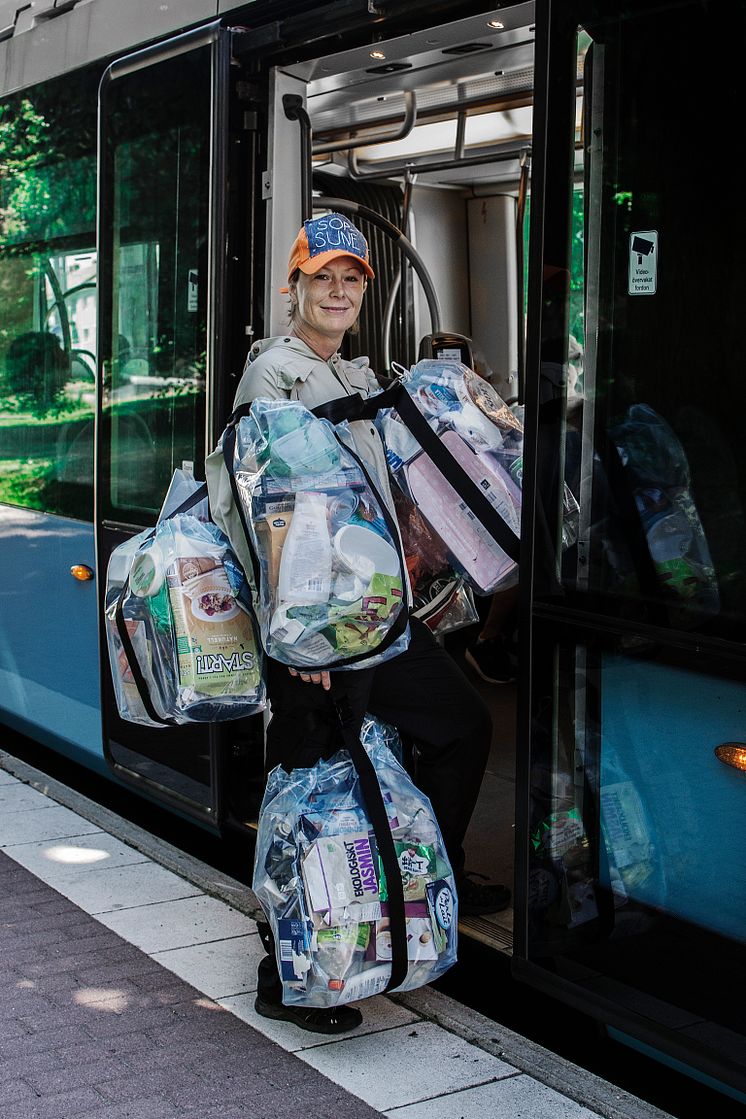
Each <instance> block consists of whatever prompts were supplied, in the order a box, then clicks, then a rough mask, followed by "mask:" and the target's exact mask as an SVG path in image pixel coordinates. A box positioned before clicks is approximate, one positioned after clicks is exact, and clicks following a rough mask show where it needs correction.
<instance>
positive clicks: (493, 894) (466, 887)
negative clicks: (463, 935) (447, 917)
mask: <svg viewBox="0 0 746 1119" xmlns="http://www.w3.org/2000/svg"><path fill="white" fill-rule="evenodd" d="M475 878H482V879H484V885H482V883H481V882H475V881H474V879H475ZM456 893H457V895H458V911H459V916H461V917H479V916H481V915H482V914H485V913H499V912H500V910H501V909H507V907H508V906H509V905H510V890H509V889H508V887H507V886H500V885H498V884H497V883H496V882H488V881H487V879H486V878H485V876H484V875H483V874H469V873H467V874H464V875H463V877H462V878H459V880H458V882H457V883H456Z"/></svg>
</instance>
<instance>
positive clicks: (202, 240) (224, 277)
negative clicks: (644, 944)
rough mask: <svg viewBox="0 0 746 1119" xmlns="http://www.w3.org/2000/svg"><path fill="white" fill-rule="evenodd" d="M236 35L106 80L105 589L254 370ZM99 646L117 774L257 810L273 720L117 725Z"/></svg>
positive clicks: (186, 806) (199, 810)
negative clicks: (238, 312) (234, 383)
mask: <svg viewBox="0 0 746 1119" xmlns="http://www.w3.org/2000/svg"><path fill="white" fill-rule="evenodd" d="M233 37H234V33H233V32H231V31H229V30H227V29H225V28H222V27H221V26H220V25H219V24H218V23H215V24H212V25H209V26H207V27H204V28H201V29H198V30H196V31H194V32H189V33H186V34H183V35H180V36H178V37H177V38H174V39H170V40H168V41H166V42H163V43H159V44H157V45H155V46H153V47H150V48H146V49H144V50H141V51H139V52H137V53H135V54H132V55H128V56H127V57H125V58H122V59H120V60H118V61H115V62H114V63H112V64H111V65H110V66H109V67H108V69H107V70H106V72H105V73H104V76H103V78H102V81H101V86H100V92H99V186H98V189H99V199H98V214H99V226H98V251H99V270H100V272H99V275H100V280H99V285H100V286H99V292H100V295H99V324H98V337H99V339H100V343H99V357H98V367H99V382H100V393H99V412H98V434H97V457H96V538H97V551H98V563H97V567H98V570H99V572H100V573H101V579H100V584H101V586H102V587H103V585H104V578H103V575H104V573H105V571H106V566H107V562H108V559H109V556H110V554H111V552H112V550H113V548H115V547H116V546H117V545H118V544H120V543H121V542H122V541H123V540H125V539H126V538H128V537H130V536H131V535H133V534H134V533H136V532H139V531H140V530H141V529H143V528H145V527H149V526H152V525H153V524H154V523H155V519H156V516H157V513H158V511H159V509H160V507H161V505H162V502H163V498H164V496H165V494H166V491H167V489H168V485H169V482H170V480H171V477H172V475H173V471H174V470H175V469H176V468H182V467H187V466H188V467H191V468H193V471H194V474H195V477H197V478H198V479H202V478H204V458H205V452H206V450H207V449H208V448H209V447H212V445H214V442H215V440H216V438H217V435H218V434H219V431H216V430H215V426H216V424H219V423H220V419H221V418H224V417H225V415H227V414H228V412H229V411H230V401H229V400H228V401H226V400H225V399H224V396H225V395H226V391H229V390H226V389H225V388H224V387H223V384H224V381H223V377H222V376H221V373H222V370H223V367H224V363H225V362H228V361H232V360H235V363H236V364H237V365H238V367H239V368H240V361H241V360H242V358H240V357H235V355H233V354H232V353H231V350H230V346H229V343H227V342H226V337H227V336H228V335H229V334H230V331H229V327H230V314H231V309H232V308H233V307H236V306H240V305H241V299H242V298H248V301H249V304H250V299H251V297H250V292H249V293H248V295H247V285H248V282H249V281H247V279H246V278H242V277H245V275H246V274H248V273H249V272H250V269H244V268H243V267H241V268H239V265H241V266H243V262H244V261H243V257H244V250H245V248H246V246H245V244H243V243H242V245H241V246H238V245H235V246H234V245H233V243H231V251H230V256H229V253H228V251H226V250H227V238H228V236H229V232H230V231H229V223H228V217H227V201H228V192H229V185H228V184H229V180H230V182H231V185H232V187H233V189H234V190H236V191H238V190H239V189H240V190H242V191H243V192H244V198H245V199H246V205H247V206H249V207H250V200H251V190H252V183H253V179H252V176H251V174H250V165H251V151H250V148H251V143H250V138H251V133H250V132H249V131H248V130H247V128H246V122H245V121H244V119H243V116H241V118H240V128H237V129H236V131H238V132H239V137H238V138H236V137H234V136H233V134H232V129H233V128H234V123H235V119H236V115H237V113H238V112H239V110H237V109H236V108H235V105H234V98H235V96H236V84H237V81H238V80H239V79H238V76H237V75H236V73H235V71H234V70H233V68H232V67H231V44H232V40H233ZM232 161H233V162H232ZM229 172H230V173H229ZM229 260H230V262H231V263H230V265H229ZM231 268H232V271H230V270H231ZM229 279H230V283H231V291H232V293H233V295H234V297H235V299H234V300H233V302H231V303H230V304H229V303H228V301H227V299H226V287H227V284H228V281H229ZM234 333H235V332H234ZM101 613H102V615H103V611H102V612H101ZM102 625H103V622H102ZM101 649H102V663H103V664H104V666H105V670H104V671H102V680H103V684H102V693H103V694H102V711H103V733H104V749H105V754H106V757H107V760H108V762H109V764H110V766H111V767H112V768H113V770H114V772H115V774H116V776H117V777H118V778H119V779H121V780H122V781H125V782H128V783H132V784H135V785H136V786H137V787H138V788H139V790H140V791H141V792H143V793H144V794H145V795H147V796H150V797H152V798H154V799H156V800H158V801H162V802H165V803H167V804H169V805H170V806H171V807H172V808H174V809H176V810H177V811H180V812H182V813H183V814H185V815H187V816H190V817H195V818H196V819H198V820H199V821H201V822H202V823H205V824H207V825H208V826H210V825H211V826H213V827H218V826H220V825H221V824H222V823H223V822H224V821H226V820H227V819H228V818H229V816H232V817H233V818H235V819H236V820H239V821H240V820H241V819H242V817H243V816H244V815H246V814H247V806H246V804H245V803H242V802H236V803H232V802H229V801H228V795H229V794H228V792H225V790H229V789H233V790H235V791H236V793H237V794H240V793H246V794H247V795H248V790H249V789H250V788H251V787H252V776H253V775H252V773H250V772H249V771H247V770H246V768H245V766H244V765H243V759H244V758H248V757H251V758H256V757H258V758H259V765H260V766H261V750H259V751H256V750H254V749H252V748H251V746H252V743H253V740H254V738H255V736H256V735H259V736H261V733H262V722H261V718H259V719H258V720H237V721H235V722H233V723H229V724H222V725H220V726H217V725H214V724H207V725H199V724H194V725H192V726H189V727H179V728H173V729H172V728H167V727H164V728H163V729H160V730H150V729H148V728H146V727H142V726H137V725H135V724H131V723H125V722H123V721H122V720H121V719H119V717H118V715H117V709H116V704H115V700H114V695H113V690H112V686H111V680H110V673H109V671H108V662H107V656H106V640H105V635H103V633H102V637H101ZM255 723H257V724H258V725H256V726H255V725H254V724H255ZM242 767H243V768H242ZM239 769H241V770H242V771H241V773H240V775H239V774H238V772H237V770H239ZM259 777H260V774H259V775H258V777H257V784H258V779H259Z"/></svg>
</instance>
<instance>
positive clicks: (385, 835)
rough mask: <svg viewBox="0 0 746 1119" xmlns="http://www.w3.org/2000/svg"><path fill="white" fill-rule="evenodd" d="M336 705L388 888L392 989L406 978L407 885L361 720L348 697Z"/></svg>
mask: <svg viewBox="0 0 746 1119" xmlns="http://www.w3.org/2000/svg"><path fill="white" fill-rule="evenodd" d="M334 706H335V709H336V711H337V715H338V716H339V721H340V724H341V727H342V735H343V738H344V744H345V747H346V749H347V751H348V752H349V754H350V757H351V758H352V764H353V765H354V767H355V770H356V772H357V775H358V777H359V778H360V787H361V789H362V791H363V797H364V799H365V807H366V809H367V811H368V816H369V817H370V822H371V824H372V825H373V834H374V835H375V837H376V845H377V847H378V854H379V855H380V857H381V862H382V863H383V871H384V874H385V876H386V888H387V891H388V907H389V921H390V925H391V975H390V976H389V980H388V983H387V984H386V987H385V988H384V990H386V991H389V990H391V991H393V990H395V988H397V987H398V986H399V985H400V984H401V983H403V982H404V980H405V979H406V977H407V971H408V969H409V960H408V958H407V921H406V916H405V909H404V886H403V883H402V877H401V869H400V867H399V863H398V862H397V858H396V848H395V847H394V839H393V836H392V835H391V827H390V825H389V818H388V814H387V812H386V805H385V804H384V800H383V793H382V792H381V785H380V783H379V781H378V775H377V774H376V770H375V766H374V765H373V762H372V761H371V760H370V757H369V755H368V752H367V750H366V749H365V747H364V746H363V744H362V742H361V741H360V725H361V720H358V719H356V718H355V716H354V715H353V713H352V710H351V708H350V705H349V701H348V700H347V697H346V696H342V697H335V698H334Z"/></svg>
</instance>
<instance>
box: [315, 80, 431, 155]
mask: <svg viewBox="0 0 746 1119" xmlns="http://www.w3.org/2000/svg"><path fill="white" fill-rule="evenodd" d="M416 123H417V99H416V97H415V94H414V91H413V90H411V89H407V90H405V91H404V119H403V121H402V123H401V125H400V126H399V128H398V129H397V130H396V131H395V132H378V133H375V134H374V135H372V136H363V137H360V138H356V137H354V136H348V137H346V138H345V139H344V140H329V141H326V142H324V143H321V144H314V145H313V154H314V155H324V154H325V153H326V152H344V151H351V150H352V148H369V147H371V146H372V145H373V144H390V143H393V141H394V140H404V139H406V137H407V136H408V135H409V133H410V132H411V131H412V129H413V128H414V126H415V124H416Z"/></svg>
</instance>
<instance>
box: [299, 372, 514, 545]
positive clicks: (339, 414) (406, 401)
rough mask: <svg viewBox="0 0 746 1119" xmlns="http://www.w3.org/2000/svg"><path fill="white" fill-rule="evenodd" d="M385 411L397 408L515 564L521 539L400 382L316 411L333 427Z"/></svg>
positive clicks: (369, 418)
mask: <svg viewBox="0 0 746 1119" xmlns="http://www.w3.org/2000/svg"><path fill="white" fill-rule="evenodd" d="M382 408H395V409H396V411H397V412H398V413H399V415H400V417H401V419H402V421H403V423H404V424H405V425H406V426H407V428H408V429H409V430H410V431H411V433H412V435H413V436H414V437H415V439H416V440H417V442H418V443H419V445H420V446H421V447H422V449H423V451H424V452H425V454H426V455H428V456H429V458H431V459H432V461H433V462H434V463H435V465H436V466H437V468H438V470H440V472H441V474H442V475H443V477H444V478H445V479H446V481H447V482H448V483H449V484H450V485H451V486H453V488H454V490H455V491H456V493H457V494H458V495H459V497H461V498H463V500H464V501H465V502H466V504H467V505H468V506H469V508H470V509H471V511H472V513H473V514H474V516H475V517H476V518H477V520H478V521H479V522H480V523H481V524H482V525H483V526H484V528H485V529H486V530H487V532H488V533H489V534H490V536H491V537H492V539H493V540H494V541H495V542H496V543H497V544H499V545H500V547H501V548H502V550H503V551H504V552H505V554H506V555H507V556H509V557H510V559H512V560H513V561H514V562H515V563H518V560H519V558H520V547H521V541H520V537H518V536H516V534H515V533H514V532H513V530H512V529H511V528H509V527H508V525H506V523H505V521H504V520H503V519H502V517H501V516H500V514H499V513H498V511H497V509H495V507H494V505H491V504H490V502H489V501H488V500H487V498H486V497H485V496H484V494H483V493H482V491H481V490H480V489H479V487H478V486H477V485H476V483H475V482H473V481H472V479H471V478H470V477H469V475H468V474H467V473H466V471H465V470H464V469H463V467H462V466H461V465H460V464H459V463H458V462H457V461H456V459H455V458H454V457H453V455H452V454H451V452H450V451H449V450H448V448H447V447H445V446H444V445H443V443H442V442H441V441H440V439H439V438H438V436H437V435H436V434H435V432H434V431H433V429H432V428H431V427H430V425H429V423H428V422H427V420H426V419H425V417H424V416H423V415H422V412H420V410H419V408H418V407H417V405H416V404H415V402H414V400H412V397H411V396H410V395H409V393H408V392H407V390H406V388H405V387H404V385H403V384H402V383H401V382H397V383H396V384H395V385H391V387H390V388H388V389H386V390H385V391H384V392H381V393H378V394H377V395H376V396H369V397H367V398H366V397H362V396H360V395H359V394H358V393H355V394H354V395H353V396H340V397H337V399H336V400H330V401H329V402H328V403H326V404H321V405H319V407H318V408H314V409H313V413H314V415H315V416H319V417H320V418H321V419H325V420H329V421H330V422H331V423H333V424H338V423H341V422H342V421H343V420H372V419H373V418H374V416H375V415H376V414H377V413H378V412H380V411H381V409H382Z"/></svg>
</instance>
